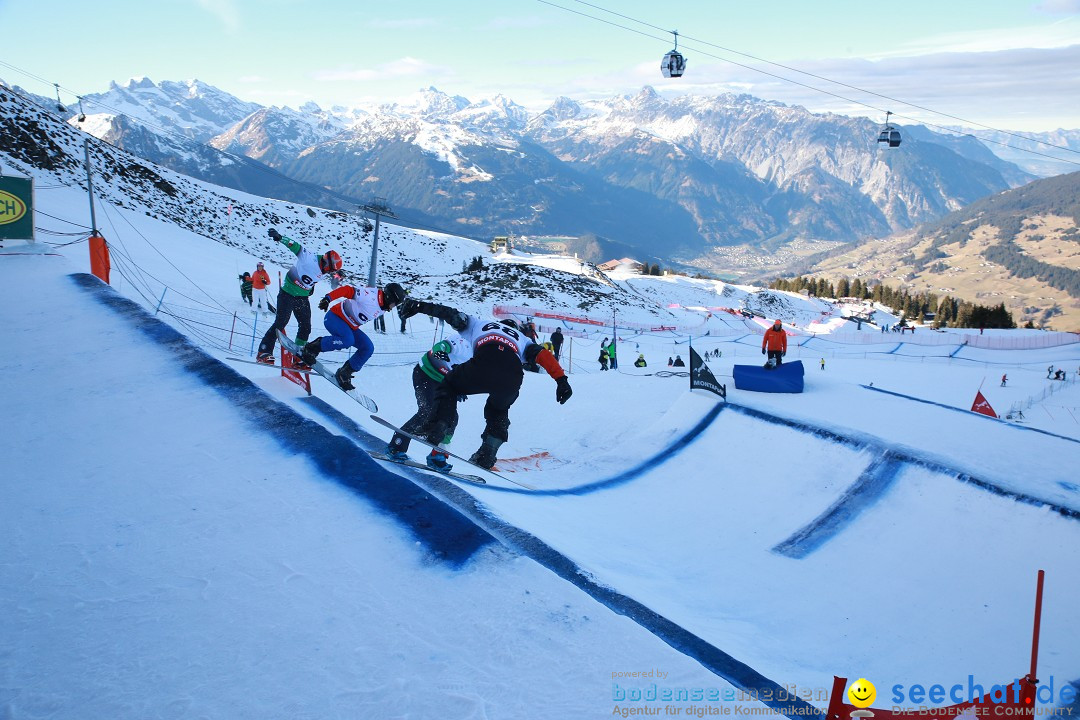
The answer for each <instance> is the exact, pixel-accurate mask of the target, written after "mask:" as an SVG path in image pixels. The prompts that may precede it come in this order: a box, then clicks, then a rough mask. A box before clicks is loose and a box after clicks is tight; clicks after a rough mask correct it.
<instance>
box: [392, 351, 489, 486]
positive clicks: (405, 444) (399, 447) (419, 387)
mask: <svg viewBox="0 0 1080 720" xmlns="http://www.w3.org/2000/svg"><path fill="white" fill-rule="evenodd" d="M471 357H472V343H471V342H469V341H468V340H467V339H466V338H463V337H462V336H460V335H458V336H457V337H455V338H452V339H451V338H448V339H443V340H440V341H439V342H437V343H435V345H434V346H432V348H431V349H430V350H428V351H427V352H426V353H424V354H423V356H422V357H421V358H420V362H418V363H416V365H414V366H413V372H412V383H413V392H414V393H415V394H416V413H415V414H414V415H413V416H412V417H411V418H409V419H408V420H406V421H405V424H404V425H402V426H401V429H402V430H403V431H404V432H406V433H410V434H412V435H415V434H417V433H419V432H421V431H422V430H423V429H424V427H425V426H426V425H427V424H428V423H430V422H431V421H432V419H434V417H435V411H436V410H437V409H438V400H437V398H436V393H438V391H439V388H440V387H441V386H442V382H443V378H445V377H446V376H447V375H449V374H450V370H452V369H453V367H454V366H455V365H460V364H461V363H463V362H465V361H466V360H468V359H469V358H471ZM457 421H458V416H457V403H455V404H454V418H453V420H452V421H451V422H450V424H449V425H448V426H447V428H446V435H445V436H444V437H443V439H442V440H441V441H440V443H439V444H440V445H449V444H450V440H451V439H452V438H453V436H454V430H455V429H457ZM409 444H410V438H409V436H408V435H403V434H402V433H394V437H392V438H391V439H390V444H389V445H388V446H387V448H386V454H387V455H388V456H389V457H390V458H391V459H393V460H397V461H401V460H405V459H406V458H408V456H409V455H408V453H409ZM428 457H429V458H433V461H435V462H437V461H438V460H440V459H444V457H445V456H443V455H442V454H441V453H440V454H438V455H435V456H433V455H428ZM436 469H440V468H436Z"/></svg>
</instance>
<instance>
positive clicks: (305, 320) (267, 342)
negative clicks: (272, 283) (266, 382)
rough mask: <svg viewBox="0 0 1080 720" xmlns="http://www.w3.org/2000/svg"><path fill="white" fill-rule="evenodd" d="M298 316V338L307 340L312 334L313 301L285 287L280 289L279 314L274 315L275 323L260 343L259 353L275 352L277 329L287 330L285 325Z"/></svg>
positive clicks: (278, 296) (278, 299)
mask: <svg viewBox="0 0 1080 720" xmlns="http://www.w3.org/2000/svg"><path fill="white" fill-rule="evenodd" d="M294 316H295V317H296V323H297V325H299V326H300V327H299V328H298V329H297V330H296V339H297V340H302V341H303V342H307V339H308V336H309V335H311V303H310V302H309V301H308V299H307V297H296V296H295V295H290V294H289V293H287V292H285V290H284V289H281V290H278V294H277V315H276V316H275V317H274V324H273V325H271V326H270V329H269V330H267V331H266V334H265V335H263V339H262V342H260V343H259V354H260V355H262V354H264V353H265V354H267V355H273V354H274V346H275V345H276V344H277V331H278V330H281V331H282V332H285V326H286V325H288V324H289V319H290V318H292V317H294Z"/></svg>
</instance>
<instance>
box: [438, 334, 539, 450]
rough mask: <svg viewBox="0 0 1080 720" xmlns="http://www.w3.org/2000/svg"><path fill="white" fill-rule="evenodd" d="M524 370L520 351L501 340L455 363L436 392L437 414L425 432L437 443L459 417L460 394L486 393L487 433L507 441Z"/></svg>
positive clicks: (485, 429) (485, 418) (485, 414)
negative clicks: (468, 358) (458, 402)
mask: <svg viewBox="0 0 1080 720" xmlns="http://www.w3.org/2000/svg"><path fill="white" fill-rule="evenodd" d="M524 377H525V373H524V372H523V371H522V369H521V361H520V360H519V359H518V356H517V353H515V352H514V351H512V350H510V349H509V348H507V347H505V346H503V345H501V344H499V343H491V344H490V345H487V346H485V347H482V348H480V349H479V350H477V351H476V354H475V355H473V357H472V359H471V360H468V361H466V362H463V363H461V364H460V365H455V366H454V369H453V370H451V371H450V374H449V375H447V376H446V377H445V378H444V379H443V381H442V384H441V385H442V386H441V387H440V388H439V389H438V391H437V392H436V394H435V398H436V402H437V406H436V411H435V417H434V418H433V419H432V421H431V422H430V423H429V424H428V426H427V427H426V428H425V430H424V432H423V433H422V434H423V436H424V437H425V438H427V440H428V442H431V443H435V444H438V443H439V442H442V439H443V437H445V436H446V432H447V429H448V428H450V427H451V423H452V422H455V421H456V418H457V398H458V397H459V396H461V395H487V396H488V399H487V403H486V404H485V405H484V420H486V421H487V424H486V425H485V427H484V434H485V435H489V436H491V437H493V438H497V439H498V440H500V441H502V442H506V440H507V438H508V437H509V434H508V433H509V430H510V406H511V405H513V404H514V401H515V400H517V398H518V392H519V391H520V390H521V381H522V379H524Z"/></svg>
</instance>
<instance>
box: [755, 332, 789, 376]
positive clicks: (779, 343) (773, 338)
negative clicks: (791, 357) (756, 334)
mask: <svg viewBox="0 0 1080 720" xmlns="http://www.w3.org/2000/svg"><path fill="white" fill-rule="evenodd" d="M766 353H767V354H768V356H769V359H768V362H767V363H766V365H765V367H767V368H769V369H770V370H771V369H773V368H775V367H780V365H781V364H782V363H783V362H784V359H783V358H784V356H785V355H787V333H786V332H784V324H783V323H782V322H780V321H779V320H777V321H775V322H774V323H773V326H772V327H771V328H769V329H768V330H766V331H765V337H764V338H762V340H761V354H762V355H765V354H766Z"/></svg>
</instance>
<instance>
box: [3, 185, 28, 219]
mask: <svg viewBox="0 0 1080 720" xmlns="http://www.w3.org/2000/svg"><path fill="white" fill-rule="evenodd" d="M25 214H26V203H24V202H23V201H22V198H19V197H16V196H15V195H12V194H11V193H9V192H4V191H3V190H0V225H7V224H8V223H13V222H18V221H19V220H21V219H22V217H23V215H25Z"/></svg>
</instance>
